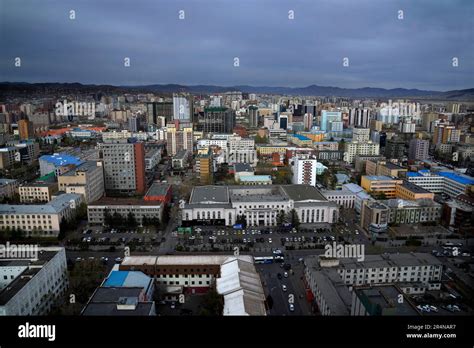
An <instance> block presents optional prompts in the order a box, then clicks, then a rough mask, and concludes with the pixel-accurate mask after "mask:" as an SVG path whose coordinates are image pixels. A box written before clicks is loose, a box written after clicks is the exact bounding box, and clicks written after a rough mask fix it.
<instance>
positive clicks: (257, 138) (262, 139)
mask: <svg viewBox="0 0 474 348" xmlns="http://www.w3.org/2000/svg"><path fill="white" fill-rule="evenodd" d="M267 142H268V141H267V137H261V136H260V135H258V134H257V135H256V136H255V144H266V143H267Z"/></svg>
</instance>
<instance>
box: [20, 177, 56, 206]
mask: <svg viewBox="0 0 474 348" xmlns="http://www.w3.org/2000/svg"><path fill="white" fill-rule="evenodd" d="M19 192H20V202H21V203H40V202H44V203H46V202H49V201H51V199H52V198H53V195H54V194H55V193H56V192H58V184H57V183H55V182H33V183H31V184H26V185H22V186H20V187H19Z"/></svg>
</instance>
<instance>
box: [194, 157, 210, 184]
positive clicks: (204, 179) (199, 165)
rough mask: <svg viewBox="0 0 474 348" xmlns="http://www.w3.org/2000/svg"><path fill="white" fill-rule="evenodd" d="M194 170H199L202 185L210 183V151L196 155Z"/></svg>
mask: <svg viewBox="0 0 474 348" xmlns="http://www.w3.org/2000/svg"><path fill="white" fill-rule="evenodd" d="M196 170H197V171H198V172H199V179H200V182H201V184H202V185H209V184H212V178H213V172H212V155H211V154H210V151H209V152H208V153H207V154H200V155H199V156H197V158H196Z"/></svg>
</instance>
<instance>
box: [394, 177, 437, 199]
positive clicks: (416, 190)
mask: <svg viewBox="0 0 474 348" xmlns="http://www.w3.org/2000/svg"><path fill="white" fill-rule="evenodd" d="M395 196H396V197H397V198H400V199H407V200H410V201H414V200H418V199H428V200H433V199H434V193H433V192H430V191H428V190H425V189H424V188H423V187H421V186H418V185H415V184H413V183H411V182H409V181H407V180H403V182H402V184H400V185H397V187H396V189H395Z"/></svg>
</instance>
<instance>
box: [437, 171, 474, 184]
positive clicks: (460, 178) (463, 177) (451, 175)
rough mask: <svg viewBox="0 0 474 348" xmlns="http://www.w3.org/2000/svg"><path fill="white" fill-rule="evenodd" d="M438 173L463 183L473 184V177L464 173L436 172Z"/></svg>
mask: <svg viewBox="0 0 474 348" xmlns="http://www.w3.org/2000/svg"><path fill="white" fill-rule="evenodd" d="M438 175H440V176H442V177H445V178H448V179H451V180H453V181H456V182H458V183H460V184H463V185H474V178H473V177H470V176H467V175H464V174H456V173H452V172H438Z"/></svg>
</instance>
